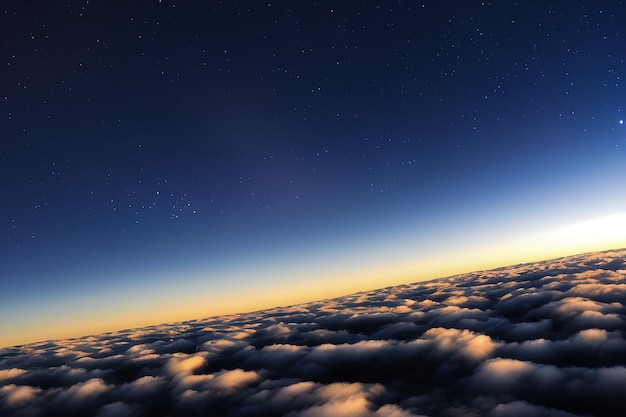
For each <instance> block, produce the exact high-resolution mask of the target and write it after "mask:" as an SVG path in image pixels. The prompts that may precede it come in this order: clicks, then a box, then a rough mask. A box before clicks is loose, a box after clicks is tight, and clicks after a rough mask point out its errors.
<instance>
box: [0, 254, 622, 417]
mask: <svg viewBox="0 0 626 417" xmlns="http://www.w3.org/2000/svg"><path fill="white" fill-rule="evenodd" d="M625 259H626V250H620V251H609V252H604V253H595V254H594V253H592V254H583V255H577V256H573V257H568V258H560V259H553V260H547V261H542V262H537V263H532V264H524V265H516V266H513V267H508V268H498V269H495V270H491V271H480V272H473V273H470V274H464V275H457V276H453V277H449V278H442V279H438V280H434V281H430V282H418V283H414V284H407V285H401V286H398V287H389V288H382V289H379V290H375V291H367V292H363V293H359V294H353V295H349V296H346V297H342V298H337V299H333V300H325V301H321V302H314V303H307V304H302V305H298V306H291V307H286V308H274V309H270V310H265V311H259V312H254V313H246V314H235V315H228V316H221V317H212V318H208V319H199V320H190V321H186V322H182V323H174V324H169V325H159V326H151V327H146V328H143V329H133V330H124V331H118V332H111V333H106V334H103V335H97V336H90V337H86V338H80V339H73V340H59V341H47V342H41V343H33V344H30V345H25V346H16V347H7V348H4V349H0V415H2V416H3V417H4V416H7V417H17V416H59V415H63V416H87V415H93V416H97V417H108V416H118V417H120V416H121V417H124V416H140V417H143V416H146V417H148V416H173V417H174V416H204V415H214V416H234V417H261V416H268V415H271V416H289V417H310V416H315V417H323V416H333V417H337V416H358V417H416V416H430V417H436V416H441V417H455V416H464V417H469V416H491V417H498V416H505V415H506V416H551V417H574V416H579V417H582V416H609V417H612V416H620V417H621V416H623V415H625V414H626V399H625V398H624V394H623V387H624V386H626V337H625V336H626V320H625V317H626V307H624V306H625V304H626V285H625V284H624V283H623V282H624V278H626V269H625V268H624V265H626V263H625V262H624V260H625Z"/></svg>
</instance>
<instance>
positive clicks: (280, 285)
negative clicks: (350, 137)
mask: <svg viewBox="0 0 626 417" xmlns="http://www.w3.org/2000/svg"><path fill="white" fill-rule="evenodd" d="M481 243H482V244H481V245H480V246H476V247H471V246H470V245H469V242H467V241H466V242H462V245H461V246H464V249H463V250H462V251H461V250H460V249H459V244H456V245H455V246H452V247H449V248H447V249H443V248H439V249H437V250H431V251H427V250H424V251H423V253H421V254H420V250H419V249H415V248H413V249H411V248H410V247H409V248H405V249H404V250H403V251H397V252H393V251H389V252H388V253H386V254H385V255H380V254H379V255H378V256H372V257H369V256H368V255H370V254H368V253H364V254H361V256H359V257H358V258H355V257H354V254H352V255H350V256H346V257H345V258H344V257H335V258H334V259H330V260H328V259H327V260H325V264H324V265H321V266H320V265H318V269H315V268H313V267H311V264H310V262H305V263H304V264H303V263H298V262H295V261H291V262H286V263H285V264H284V265H274V266H273V268H269V269H268V268H266V269H265V270H263V268H259V266H258V265H256V266H254V267H248V268H244V269H242V270H233V271H230V272H229V273H226V274H225V276H224V277H222V278H223V280H224V281H225V282H230V283H229V284H228V285H226V286H225V287H224V288H219V289H217V288H212V287H209V286H207V285H206V283H205V282H206V279H205V278H206V275H205V276H204V277H203V275H204V274H202V273H201V272H196V273H195V274H194V275H196V276H195V277H194V278H193V279H189V280H188V281H184V280H181V281H180V282H181V283H183V284H179V283H168V284H166V285H165V284H164V285H163V286H160V287H159V286H157V287H156V288H155V287H153V288H135V289H134V290H133V291H131V292H129V293H128V294H126V296H125V298H124V299H123V300H121V299H116V300H113V303H111V302H110V300H109V302H108V303H105V302H104V301H102V300H104V299H105V298H106V296H102V299H100V301H99V304H98V302H92V301H91V300H90V301H89V303H88V304H86V303H82V304H81V303H77V304H75V305H74V306H73V308H74V309H80V310H81V311H80V314H73V315H71V317H70V315H69V314H68V312H69V310H70V309H71V308H67V307H64V308H61V307H59V308H58V309H57V311H55V312H54V313H55V314H52V313H51V314H50V315H47V316H39V317H33V318H32V319H31V320H29V321H30V322H31V323H30V325H29V326H28V328H27V329H26V328H25V327H24V326H22V327H19V328H18V327H17V325H12V324H9V323H7V324H4V325H3V329H2V330H3V331H2V335H0V347H3V346H13V345H19V344H25V343H32V342H37V341H44V340H52V339H65V338H75V337H81V336H85V335H91V334H99V333H103V332H112V331H117V330H121V329H132V328H139V327H146V326H151V325H158V324H163V323H175V322H180V321H185V320H194V319H202V318H206V317H213V316H220V315H228V314H236V313H246V312H251V311H258V310H262V309H267V308H273V307H278V306H288V305H294V304H301V303H306V302H313V301H319V300H324V299H329V298H334V297H339V296H343V295H348V294H351V293H355V292H359V291H369V290H373V289H376V288H382V287H386V286H392V285H400V284H405V283H412V282H418V281H428V280H431V279H436V278H441V277H447V276H451V275H456V274H462V273H470V272H474V271H480V270H487V269H492V268H497V267H503V266H507V265H513V264H518V263H526V262H536V261H540V260H544V259H550V258H556V257H561V256H567V255H574V254H578V253H585V252H596V251H603V250H608V249H618V248H622V247H626V213H615V214H611V215H606V216H603V217H599V218H596V219H592V220H587V221H579V222H574V223H572V224H569V225H560V226H555V227H554V228H551V229H549V230H543V231H539V232H535V233H530V234H528V235H527V236H525V237H521V238H517V239H510V240H508V241H506V240H500V241H492V242H490V243H486V242H481ZM409 246H410V245H409ZM467 248H469V249H467ZM366 252H367V251H366ZM412 252H413V253H414V256H411V253H412ZM364 259H365V260H366V261H363V260H364ZM260 271H261V272H260ZM270 277H271V278H273V279H269V278H270ZM231 280H232V282H231ZM233 282H234V283H233ZM138 300H139V301H138ZM64 310H65V311H64ZM74 313H75V311H74ZM42 314H43V313H42ZM61 315H66V316H67V317H69V318H66V320H65V322H64V323H63V325H60V324H58V323H57V322H56V321H55V319H54V317H58V316H61Z"/></svg>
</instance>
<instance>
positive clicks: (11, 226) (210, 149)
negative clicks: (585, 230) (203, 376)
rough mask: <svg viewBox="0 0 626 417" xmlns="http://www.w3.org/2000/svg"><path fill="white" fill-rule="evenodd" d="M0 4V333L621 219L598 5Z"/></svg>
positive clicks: (603, 11)
mask: <svg viewBox="0 0 626 417" xmlns="http://www.w3.org/2000/svg"><path fill="white" fill-rule="evenodd" d="M1 5H2V14H1V17H0V19H1V20H0V33H1V34H2V35H1V38H0V39H1V40H2V48H1V52H2V61H1V64H2V68H3V70H2V77H1V81H0V85H1V88H0V103H1V104H0V117H1V118H0V135H1V143H0V160H1V164H0V190H1V191H2V204H1V205H0V236H1V237H2V239H1V240H0V285H1V286H2V289H1V290H0V294H1V295H0V304H3V305H11V306H12V307H11V308H13V309H12V310H11V311H12V313H11V314H12V316H10V317H11V322H13V321H15V320H18V318H24V317H28V318H29V320H31V321H32V322H36V321H37V319H36V317H39V316H38V314H39V315H41V314H42V313H41V312H39V313H35V312H33V309H31V307H32V306H34V305H37V306H42V305H45V306H47V307H49V309H48V310H47V311H55V312H56V311H58V312H59V313H58V317H61V315H62V314H61V313H64V314H66V313H67V312H68V311H74V312H75V311H81V309H82V307H84V305H83V304H80V305H76V306H73V305H72V304H71V303H69V305H70V307H68V306H67V305H68V302H67V300H68V299H71V300H75V299H82V300H86V301H84V302H85V303H87V304H93V305H98V306H101V309H102V310H106V309H107V308H111V306H114V305H115V306H117V304H115V302H114V301H113V300H116V299H117V298H116V297H118V296H119V297H123V296H122V294H135V293H134V292H133V291H135V290H136V291H138V294H141V293H142V291H141V288H144V287H145V285H147V284H150V285H151V286H152V287H154V288H157V289H158V288H160V289H161V290H157V289H155V290H154V291H155V294H156V293H157V292H158V291H170V290H171V288H172V287H171V286H168V285H170V284H167V283H172V282H173V281H175V282H178V283H184V285H187V284H189V285H191V284H190V283H194V284H193V285H199V284H197V283H198V282H204V283H205V284H203V285H207V286H208V287H206V288H211V287H214V286H220V285H222V286H223V285H224V284H223V282H224V281H225V280H226V281H228V279H227V278H224V277H225V276H229V277H230V276H231V275H232V276H238V277H241V276H244V275H245V276H246V277H247V278H246V279H244V280H243V281H242V282H238V284H237V285H239V284H241V285H243V286H245V285H247V284H250V285H252V287H254V288H261V289H262V288H264V285H265V284H264V283H265V282H266V280H270V279H271V278H269V277H265V278H262V277H261V275H260V274H256V275H255V274H254V273H251V272H246V273H243V272H241V271H243V270H244V269H245V268H248V269H249V270H251V271H254V270H256V271H258V270H259V269H260V268H264V269H265V270H267V271H270V272H271V271H274V272H276V271H282V273H284V274H285V276H288V275H289V274H292V278H293V281H290V280H286V281H281V285H282V284H284V285H288V284H285V282H292V283H295V282H297V278H298V277H297V274H298V271H300V272H301V271H302V270H306V271H307V274H312V276H314V275H315V271H317V270H316V269H315V268H317V267H319V265H320V264H321V265H322V266H323V265H325V262H327V263H331V264H333V262H335V260H336V259H342V256H343V257H345V258H349V259H352V258H354V259H355V262H357V263H358V261H359V260H361V261H362V265H361V267H363V268H367V265H368V264H367V261H368V259H369V258H370V256H371V254H373V253H383V252H394V251H397V250H396V246H397V247H398V248H399V247H402V248H403V250H407V251H408V252H407V253H409V254H410V253H414V255H415V256H416V257H419V254H420V250H424V248H425V247H429V245H430V244H431V242H432V240H433V239H435V238H434V236H435V237H436V240H437V241H438V242H439V243H438V245H439V246H438V247H439V248H440V249H441V248H447V247H451V246H454V245H455V244H459V242H465V241H462V240H459V239H461V237H462V236H465V235H467V234H468V233H470V232H471V233H478V234H479V235H481V236H482V235H484V236H491V235H493V234H494V233H495V234H496V235H497V233H496V231H500V232H502V233H509V232H515V231H517V230H518V229H515V228H514V227H513V226H512V225H516V226H515V227H520V228H521V229H523V230H527V229H533V228H535V229H537V228H541V227H545V225H546V224H551V223H553V222H554V221H556V220H558V219H569V218H572V219H574V218H575V219H580V218H582V217H584V216H591V217H593V216H596V217H597V216H599V215H606V214H611V213H614V212H616V211H620V210H622V209H623V204H624V197H621V196H622V195H623V191H624V185H625V182H624V181H625V180H624V177H626V176H625V175H620V174H624V173H626V171H625V162H626V150H625V147H626V141H625V137H626V136H625V135H626V131H625V130H624V129H625V128H626V127H623V125H622V119H626V114H624V110H623V106H624V102H625V99H626V88H625V87H624V84H623V77H624V76H625V74H624V72H625V70H626V65H625V62H624V59H625V57H626V39H625V38H624V22H625V21H626V7H625V6H624V5H623V4H622V2H617V1H597V2H577V3H569V2H523V3H521V2H520V3H515V2H509V1H506V2H493V3H489V2H476V1H428V2H424V3H419V2H410V1H400V2H369V1H366V2H358V3H357V2H307V1H301V2H287V1H279V2H274V1H267V2H259V1H246V2H232V3H231V2H224V3H223V4H222V3H221V2H220V3H218V2H212V1H211V2H209V1H203V2H200V1H185V2H174V1H166V0H163V1H158V0H154V1H133V2H122V1H69V2H66V3H59V2H34V1H3V2H2V3H1ZM512 227H513V228H512ZM473 228H474V229H476V230H474V229H473ZM521 229H520V230H521ZM477 230H478V231H477ZM481 231H482V232H484V233H481ZM446 239H447V240H446ZM466 243H467V242H466ZM394 245H395V246H394ZM435 246H436V245H435ZM431 249H432V248H430V249H429V250H431ZM398 250H399V249H398ZM411 250H413V252H411ZM432 250H433V251H434V252H437V250H438V249H432ZM344 251H346V252H344ZM429 253H430V252H429ZM344 255H345V256H344ZM407 256H411V255H407ZM383 258H384V256H383ZM329 259H331V260H330V261H329ZM337 262H339V263H341V261H337ZM381 262H382V261H381ZM294 265H299V266H298V267H296V266H294ZM333 265H334V264H333ZM292 267H293V268H292ZM238 268H239V269H238ZM298 268H300V269H298ZM320 268H321V267H320ZM328 268H331V267H328ZM328 268H327V269H328ZM345 268H348V267H345ZM345 268H344V269H345ZM331 269H332V268H331ZM348 269H349V268H348ZM226 270H227V271H230V272H228V273H226V272H224V271H226ZM216 271H218V272H216ZM219 271H222V272H219ZM270 272H268V274H269V273H270ZM415 272H416V273H418V272H419V271H415ZM220 274H221V275H220ZM229 274H231V275H229ZM246 274H248V275H246ZM319 274H320V275H325V274H326V275H328V274H329V272H328V270H326V269H324V270H323V271H322V270H320V272H319ZM278 275H280V274H278ZM157 276H158V277H159V278H155V277H157ZM191 276H193V278H192V277H191ZM335 278H336V277H335ZM240 279H243V278H240ZM244 281H245V282H244ZM251 283H254V284H251ZM244 284H245V285H244ZM181 285H183V284H181ZM193 285H192V288H194V290H193V291H196V290H197V289H198V288H199V287H196V286H193ZM276 285H278V284H276ZM293 285H295V284H293ZM202 288H205V287H202ZM198 291H199V290H198ZM97 293H100V294H102V293H106V294H107V301H103V300H100V299H99V298H97V297H96V296H95V295H94V294H97ZM225 294H231V295H232V291H231V292H228V291H226V292H225ZM146 297H147V296H146ZM206 297H207V300H208V299H209V298H208V297H209V296H208V295H207V296H206ZM4 298H6V299H4ZM44 300H45V302H44ZM135 301H136V299H135ZM42 303H43V304H42ZM46 303H52V304H46ZM13 304H15V305H13ZM130 304H132V303H131V301H128V303H127V304H125V305H130ZM17 305H20V306H21V307H20V308H21V310H20V309H17V310H16V309H15V306H17ZM72 306H73V307H72ZM47 307H46V308H47ZM40 308H41V311H44V310H46V308H44V307H40ZM116 308H117V307H116ZM119 308H120V309H123V308H122V307H119ZM66 310H67V311H66ZM0 313H1V314H0V316H3V317H7V316H6V314H9V313H8V312H4V311H1V310H0ZM50 314H51V315H50V317H57V316H55V315H54V314H52V313H50ZM55 314H56V313H55ZM128 314H129V315H131V313H128ZM50 320H52V319H50ZM3 321H4V319H3ZM18 321H19V320H18ZM0 325H6V323H0ZM23 326H25V327H27V325H26V324H24V325H23ZM13 331H16V330H13Z"/></svg>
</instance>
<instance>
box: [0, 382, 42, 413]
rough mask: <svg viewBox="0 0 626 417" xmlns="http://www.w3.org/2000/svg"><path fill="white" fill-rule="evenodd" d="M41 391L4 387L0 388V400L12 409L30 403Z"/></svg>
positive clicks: (10, 386) (25, 387) (18, 386)
mask: <svg viewBox="0 0 626 417" xmlns="http://www.w3.org/2000/svg"><path fill="white" fill-rule="evenodd" d="M41 391H42V390H41V389H39V388H35V387H29V386H23V385H14V384H11V385H5V386H4V387H2V388H0V398H3V400H4V402H5V403H6V404H7V405H8V406H9V407H12V408H15V407H18V406H22V405H26V404H29V403H31V402H32V401H33V400H34V399H35V398H36V397H37V395H38V394H39V393H40V392H41Z"/></svg>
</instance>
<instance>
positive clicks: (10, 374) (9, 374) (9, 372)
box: [0, 368, 26, 381]
mask: <svg viewBox="0 0 626 417" xmlns="http://www.w3.org/2000/svg"><path fill="white" fill-rule="evenodd" d="M25 373H26V371H25V370H24V369H19V368H11V369H0V381H6V380H9V379H13V378H15V377H18V376H20V375H23V374H25Z"/></svg>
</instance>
